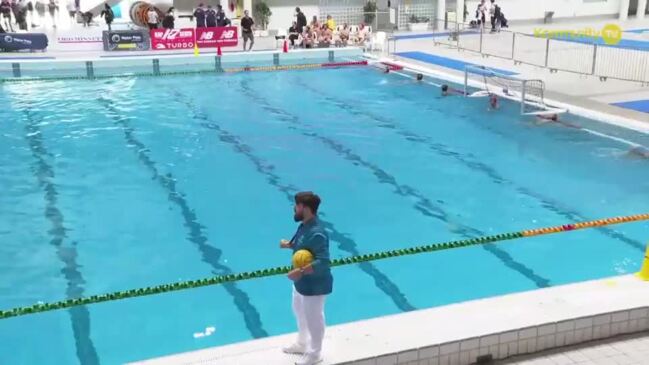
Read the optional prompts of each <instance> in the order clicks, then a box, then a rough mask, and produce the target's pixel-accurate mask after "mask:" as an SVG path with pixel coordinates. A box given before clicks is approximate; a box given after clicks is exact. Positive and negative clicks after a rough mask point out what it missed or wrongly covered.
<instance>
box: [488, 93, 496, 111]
mask: <svg viewBox="0 0 649 365" xmlns="http://www.w3.org/2000/svg"><path fill="white" fill-rule="evenodd" d="M489 108H490V109H491V110H496V109H498V96H496V94H491V95H489Z"/></svg>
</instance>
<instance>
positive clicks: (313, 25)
mask: <svg viewBox="0 0 649 365" xmlns="http://www.w3.org/2000/svg"><path fill="white" fill-rule="evenodd" d="M309 26H311V29H320V22H319V21H318V17H317V16H315V15H314V16H313V19H311V24H309Z"/></svg>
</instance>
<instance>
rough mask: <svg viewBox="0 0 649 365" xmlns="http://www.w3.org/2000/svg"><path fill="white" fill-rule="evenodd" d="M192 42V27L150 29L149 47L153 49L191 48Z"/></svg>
mask: <svg viewBox="0 0 649 365" xmlns="http://www.w3.org/2000/svg"><path fill="white" fill-rule="evenodd" d="M194 42H195V33H194V28H183V29H152V30H151V48H153V49H154V50H158V51H160V50H169V49H192V48H194Z"/></svg>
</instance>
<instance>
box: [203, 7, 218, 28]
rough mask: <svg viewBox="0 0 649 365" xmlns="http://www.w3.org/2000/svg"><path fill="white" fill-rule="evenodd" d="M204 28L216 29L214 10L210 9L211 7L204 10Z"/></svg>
mask: <svg viewBox="0 0 649 365" xmlns="http://www.w3.org/2000/svg"><path fill="white" fill-rule="evenodd" d="M205 26H206V27H208V28H212V27H216V10H214V8H212V5H207V10H205Z"/></svg>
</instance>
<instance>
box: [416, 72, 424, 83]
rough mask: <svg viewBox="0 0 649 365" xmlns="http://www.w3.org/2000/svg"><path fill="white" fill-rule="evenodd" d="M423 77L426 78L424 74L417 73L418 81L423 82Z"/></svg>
mask: <svg viewBox="0 0 649 365" xmlns="http://www.w3.org/2000/svg"><path fill="white" fill-rule="evenodd" d="M423 79H424V75H422V74H417V81H418V82H421V80H423Z"/></svg>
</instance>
